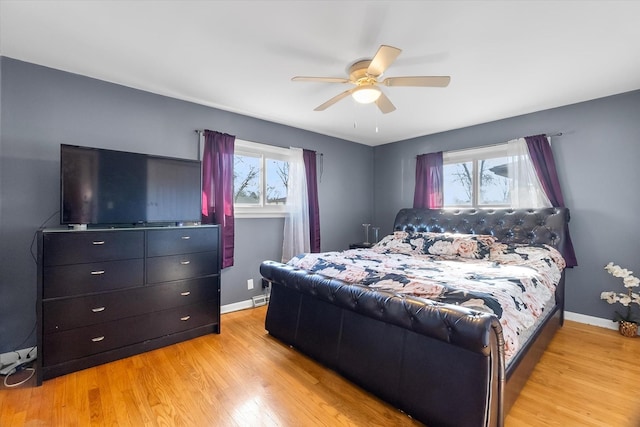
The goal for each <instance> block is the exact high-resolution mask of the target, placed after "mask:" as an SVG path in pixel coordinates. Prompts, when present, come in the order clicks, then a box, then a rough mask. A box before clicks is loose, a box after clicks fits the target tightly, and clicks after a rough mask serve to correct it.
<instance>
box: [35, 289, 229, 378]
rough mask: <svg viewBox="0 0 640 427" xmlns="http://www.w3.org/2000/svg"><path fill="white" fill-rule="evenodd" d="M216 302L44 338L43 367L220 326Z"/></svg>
mask: <svg viewBox="0 0 640 427" xmlns="http://www.w3.org/2000/svg"><path fill="white" fill-rule="evenodd" d="M216 313H217V311H216V306H215V305H214V302H211V301H206V302H201V303H198V304H192V305H188V306H184V307H178V308H174V309H171V310H164V311H157V312H153V313H148V314H143V315H139V316H134V317H127V318H124V319H120V320H116V321H112V322H106V323H100V324H97V325H91V326H86V327H82V328H77V329H71V330H68V331H63V332H57V333H52V334H44V337H43V352H42V358H43V360H42V363H43V365H44V366H52V365H56V364H59V363H63V362H66V361H69V360H73V359H78V358H81V357H85V356H89V355H92V354H97V353H101V352H104V351H108V350H113V349H117V348H121V347H124V346H127V345H131V344H134V343H137V342H142V341H146V340H150V339H153V338H158V337H161V336H164V335H170V334H173V333H176V332H181V331H186V330H188V329H192V328H196V327H199V326H205V325H209V324H215V323H217V321H218V320H217V316H216Z"/></svg>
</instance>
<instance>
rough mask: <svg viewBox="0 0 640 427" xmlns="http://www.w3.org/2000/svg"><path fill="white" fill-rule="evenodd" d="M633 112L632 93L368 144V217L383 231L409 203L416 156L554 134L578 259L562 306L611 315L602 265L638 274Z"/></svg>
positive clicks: (639, 125)
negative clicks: (370, 156)
mask: <svg viewBox="0 0 640 427" xmlns="http://www.w3.org/2000/svg"><path fill="white" fill-rule="evenodd" d="M478 108H482V104H481V103H478ZM639 111H640V91H635V92H630V93H625V94H621V95H616V96H611V97H607V98H602V99H597V100H593V101H589V102H584V103H579V104H574V105H570V106H566V107H561V108H555V109H551V110H546V111H541V112H538V113H533V114H528V115H524V116H519V117H514V118H510V119H505V120H500V121H496V122H491V123H486V124H482V125H477V126H472V127H467V128H464V129H458V130H454V131H450V132H444V133H440V134H436V135H430V136H424V137H420V138H415V139H411V140H406V141H401V142H396V143H392V144H386V145H382V146H378V147H375V148H374V170H375V173H374V189H375V191H374V222H375V223H376V224H379V225H381V226H383V227H384V228H383V230H382V231H385V232H389V231H390V230H391V227H392V223H393V219H394V215H395V213H396V212H397V211H398V209H400V208H402V207H411V205H412V204H413V190H414V182H415V164H416V161H415V158H416V156H417V155H418V154H423V153H429V152H434V151H439V150H443V151H447V150H456V149H461V148H469V147H476V146H482V145H488V144H495V143H500V142H506V141H508V140H510V139H514V138H518V137H523V136H528V135H535V134H540V133H546V134H549V135H551V134H555V133H558V132H562V136H559V137H555V138H552V148H553V152H554V156H555V159H556V165H557V169H558V175H559V178H560V184H561V186H562V189H563V194H564V199H565V204H566V205H567V207H569V208H570V210H571V223H570V230H571V237H572V239H573V243H574V247H575V250H576V256H577V258H578V264H579V265H578V267H576V268H573V269H571V270H569V271H568V272H567V276H566V277H567V282H566V283H567V307H566V308H567V310H568V311H571V312H574V313H579V314H584V315H589V316H595V317H599V318H604V319H608V318H611V316H612V315H613V310H614V308H616V309H620V308H622V307H621V306H620V305H617V307H614V306H611V305H609V304H607V303H606V302H604V301H601V300H600V293H601V292H602V291H605V290H618V291H623V290H624V288H623V287H622V282H621V280H620V279H616V278H614V277H612V276H611V275H609V274H608V273H606V272H605V271H604V269H603V267H604V265H606V264H607V263H608V262H609V261H613V262H614V263H616V264H620V265H621V266H623V267H626V268H629V269H631V270H634V271H636V272H637V273H640V257H639V254H640V238H639V237H638V231H639V230H640V226H639V222H638V219H637V216H638V212H640V191H638V182H640V168H638V161H639V160H640V115H639ZM425 120H428V117H427V118H425ZM635 308H636V309H637V308H638V307H635Z"/></svg>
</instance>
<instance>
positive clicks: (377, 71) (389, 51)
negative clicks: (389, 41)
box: [367, 44, 402, 77]
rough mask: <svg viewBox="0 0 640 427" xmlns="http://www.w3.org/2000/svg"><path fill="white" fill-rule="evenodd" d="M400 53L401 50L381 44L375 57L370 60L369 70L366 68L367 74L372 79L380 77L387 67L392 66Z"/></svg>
mask: <svg viewBox="0 0 640 427" xmlns="http://www.w3.org/2000/svg"><path fill="white" fill-rule="evenodd" d="M400 52H402V49H398V48H397V47H393V46H387V45H384V44H383V45H382V46H380V48H379V49H378V51H377V52H376V56H374V57H373V59H372V60H371V63H370V64H369V68H367V74H369V75H370V76H374V77H377V76H379V75H381V74H382V73H384V72H385V70H386V69H387V68H389V65H391V64H393V61H395V60H396V58H397V57H398V55H400Z"/></svg>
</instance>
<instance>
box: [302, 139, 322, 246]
mask: <svg viewBox="0 0 640 427" xmlns="http://www.w3.org/2000/svg"><path fill="white" fill-rule="evenodd" d="M302 156H303V158H304V169H305V174H306V178H307V193H308V194H309V244H310V246H311V252H320V206H319V205H318V178H317V177H318V174H317V168H316V152H315V151H311V150H304V149H303V150H302Z"/></svg>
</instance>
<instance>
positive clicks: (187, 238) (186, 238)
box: [181, 236, 191, 240]
mask: <svg viewBox="0 0 640 427" xmlns="http://www.w3.org/2000/svg"><path fill="white" fill-rule="evenodd" d="M190 238H191V236H182V237H181V239H182V240H189V239H190Z"/></svg>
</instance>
